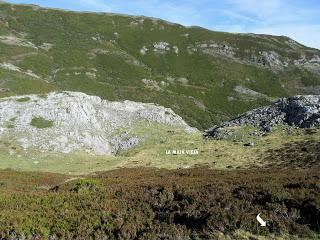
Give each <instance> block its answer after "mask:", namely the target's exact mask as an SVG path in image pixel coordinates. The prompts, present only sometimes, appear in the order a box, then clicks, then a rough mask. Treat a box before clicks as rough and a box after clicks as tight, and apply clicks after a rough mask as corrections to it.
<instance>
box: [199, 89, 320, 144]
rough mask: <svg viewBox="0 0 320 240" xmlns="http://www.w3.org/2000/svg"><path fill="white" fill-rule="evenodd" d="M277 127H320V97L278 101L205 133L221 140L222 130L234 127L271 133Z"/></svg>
mask: <svg viewBox="0 0 320 240" xmlns="http://www.w3.org/2000/svg"><path fill="white" fill-rule="evenodd" d="M277 125H288V126H293V127H298V128H310V127H317V126H320V95H307V96H295V97H291V98H282V99H279V100H277V101H276V102H274V103H273V105H271V106H266V107H260V108H257V109H254V110H252V111H249V112H246V113H244V114H242V115H240V116H239V117H237V118H235V119H232V120H230V121H227V122H224V123H222V124H220V125H218V126H214V127H213V128H210V129H208V130H206V131H205V132H204V136H205V137H208V138H221V130H222V129H224V128H227V127H233V126H254V127H258V128H260V130H261V131H264V132H270V131H272V129H273V127H275V126H277Z"/></svg>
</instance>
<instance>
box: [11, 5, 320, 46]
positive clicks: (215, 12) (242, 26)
mask: <svg viewBox="0 0 320 240" xmlns="http://www.w3.org/2000/svg"><path fill="white" fill-rule="evenodd" d="M8 2H13V3H33V4H37V5H40V6H45V7H54V8H64V9H70V10H76V11H95V12H114V13H125V14H132V15H145V16H150V17H158V18H162V19H165V20H168V21H172V22H176V23H180V24H183V25H187V26H191V25H197V26H202V27H205V28H209V29H212V30H217V31H226V32H253V33H266V34H274V35H286V36H289V37H291V38H293V39H295V40H297V41H299V42H301V43H303V44H305V45H307V46H310V47H315V48H318V49H320V1H319V0H260V1H259V0H220V1H219V0H170V1H169V0H52V1H45V0H11V1H8Z"/></svg>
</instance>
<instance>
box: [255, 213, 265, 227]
mask: <svg viewBox="0 0 320 240" xmlns="http://www.w3.org/2000/svg"><path fill="white" fill-rule="evenodd" d="M260 214H261V213H259V214H258V216H257V220H258V222H259V223H260V225H261V227H265V226H267V222H265V221H263V219H262V218H261V217H260Z"/></svg>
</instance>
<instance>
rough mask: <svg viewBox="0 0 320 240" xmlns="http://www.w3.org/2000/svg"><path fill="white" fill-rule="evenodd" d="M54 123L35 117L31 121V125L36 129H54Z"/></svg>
mask: <svg viewBox="0 0 320 240" xmlns="http://www.w3.org/2000/svg"><path fill="white" fill-rule="evenodd" d="M53 124H54V121H50V120H46V119H44V118H42V117H34V118H32V120H31V123H30V125H31V126H33V127H36V128H51V127H53Z"/></svg>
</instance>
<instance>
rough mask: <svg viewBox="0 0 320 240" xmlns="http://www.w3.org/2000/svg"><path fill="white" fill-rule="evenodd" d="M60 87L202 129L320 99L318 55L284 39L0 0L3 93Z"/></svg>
mask: <svg viewBox="0 0 320 240" xmlns="http://www.w3.org/2000/svg"><path fill="white" fill-rule="evenodd" d="M59 90H68V91H80V92H84V93H88V94H92V95H97V96H100V97H102V98H104V99H108V100H126V99H127V100H133V101H139V102H155V103H158V104H160V105H163V106H166V107H170V108H172V109H173V110H174V111H175V112H176V113H177V114H179V115H180V116H182V117H183V118H184V119H185V120H186V121H187V122H188V124H190V125H192V126H195V127H198V128H200V129H205V128H208V127H211V126H212V124H213V123H219V122H220V121H222V120H225V119H228V118H230V117H234V116H236V115H237V114H239V113H242V112H244V111H247V110H249V109H252V108H254V107H257V106H261V105H267V104H268V103H269V102H271V101H272V100H274V98H276V97H286V96H289V95H295V94H319V92H320V51H319V50H316V49H312V48H307V47H305V46H303V45H301V44H299V43H297V42H295V41H293V40H291V39H289V38H287V37H275V36H268V35H254V34H231V33H223V32H213V31H209V30H206V29H203V28H199V27H192V28H187V27H184V26H181V25H177V24H172V23H169V22H166V21H162V20H159V19H153V18H146V17H134V16H125V15H115V14H95V13H77V12H69V11H63V10H54V9H44V8H40V7H38V6H33V5H30V6H27V5H12V4H7V3H0V97H4V96H11V95H20V94H32V93H35V94H39V93H47V92H50V91H59Z"/></svg>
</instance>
